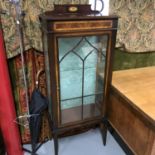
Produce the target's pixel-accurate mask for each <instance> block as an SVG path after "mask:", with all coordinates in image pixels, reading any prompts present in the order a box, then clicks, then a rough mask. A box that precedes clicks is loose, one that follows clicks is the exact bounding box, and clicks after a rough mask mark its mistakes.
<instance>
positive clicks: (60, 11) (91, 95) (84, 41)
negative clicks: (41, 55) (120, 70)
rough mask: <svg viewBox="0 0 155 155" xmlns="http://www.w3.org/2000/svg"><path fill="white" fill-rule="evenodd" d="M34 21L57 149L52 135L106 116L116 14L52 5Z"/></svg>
mask: <svg viewBox="0 0 155 155" xmlns="http://www.w3.org/2000/svg"><path fill="white" fill-rule="evenodd" d="M40 21H41V24H42V32H43V46H44V52H45V63H46V78H47V89H48V98H49V103H50V105H49V111H50V113H51V119H52V127H53V131H52V132H53V137H54V142H55V153H56V154H58V139H57V137H59V136H60V135H64V134H65V135H69V134H74V133H77V132H78V131H83V130H85V129H90V128H92V127H94V126H96V125H100V124H101V122H102V119H103V118H104V117H105V116H106V104H108V103H107V98H108V94H109V85H110V82H111V74H112V61H113V50H114V46H115V40H116V32H117V21H118V18H117V17H116V16H102V15H100V13H99V12H97V11H92V10H91V9H90V5H55V9H54V11H49V12H45V13H43V14H42V15H40ZM100 127H101V129H102V130H101V131H104V128H103V127H104V125H100ZM103 135H104V132H103Z"/></svg>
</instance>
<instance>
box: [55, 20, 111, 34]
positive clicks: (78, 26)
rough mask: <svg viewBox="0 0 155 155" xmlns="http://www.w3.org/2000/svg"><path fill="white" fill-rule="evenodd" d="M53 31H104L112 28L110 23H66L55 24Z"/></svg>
mask: <svg viewBox="0 0 155 155" xmlns="http://www.w3.org/2000/svg"><path fill="white" fill-rule="evenodd" d="M53 28H54V31H57V32H58V31H59V32H64V31H75V30H94V29H106V28H112V21H109V20H107V21H106V20H104V21H96V20H94V21H66V22H55V23H54V27H53Z"/></svg>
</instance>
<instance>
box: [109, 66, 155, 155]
mask: <svg viewBox="0 0 155 155" xmlns="http://www.w3.org/2000/svg"><path fill="white" fill-rule="evenodd" d="M108 119H109V122H110V124H111V126H112V127H113V128H114V129H115V130H116V131H117V133H118V134H119V135H120V137H121V138H122V139H123V141H124V142H125V143H126V144H127V145H128V147H129V148H130V149H131V150H132V151H133V152H134V154H137V155H155V66H153V67H145V68H138V69H129V70H122V71H115V72H113V79H112V87H111V94H110V102H109V104H108Z"/></svg>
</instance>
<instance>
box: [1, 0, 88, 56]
mask: <svg viewBox="0 0 155 155" xmlns="http://www.w3.org/2000/svg"><path fill="white" fill-rule="evenodd" d="M87 1H88V0H35V1H34V0H21V6H22V8H23V10H24V11H25V13H26V15H25V17H24V38H25V39H24V43H25V49H29V48H30V47H34V48H35V49H37V50H39V51H42V41H41V31H40V22H39V19H38V15H39V14H41V13H43V12H44V11H47V10H52V9H53V4H54V3H55V4H69V3H74V4H78V3H81V4H86V3H87ZM0 9H3V10H7V11H9V10H10V14H11V15H2V16H1V18H2V27H3V31H4V37H5V43H6V51H7V57H8V58H11V57H14V56H16V55H17V54H18V53H19V38H18V33H17V29H16V23H15V18H14V17H15V9H14V7H13V6H10V5H9V0H0Z"/></svg>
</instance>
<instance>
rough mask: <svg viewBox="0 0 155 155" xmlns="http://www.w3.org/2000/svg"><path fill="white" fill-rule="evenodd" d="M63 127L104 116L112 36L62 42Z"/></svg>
mask: <svg viewBox="0 0 155 155" xmlns="http://www.w3.org/2000/svg"><path fill="white" fill-rule="evenodd" d="M58 47H59V71H60V73H59V76H60V78H59V81H60V111H61V124H65V123H70V122H75V121H80V120H83V119H86V118H91V117H94V116H100V115H101V111H100V109H101V107H100V104H102V103H103V95H104V70H105V58H106V50H107V47H108V35H103V36H85V37H66V38H65V37H63V38H58Z"/></svg>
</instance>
